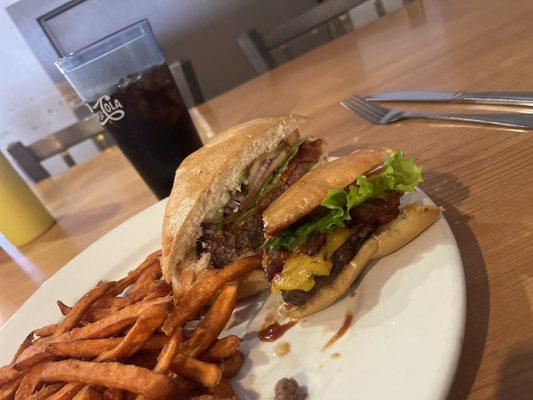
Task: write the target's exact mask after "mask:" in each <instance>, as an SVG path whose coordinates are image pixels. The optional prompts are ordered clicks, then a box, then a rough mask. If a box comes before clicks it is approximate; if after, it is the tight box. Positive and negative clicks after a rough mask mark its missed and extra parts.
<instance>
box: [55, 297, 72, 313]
mask: <svg viewBox="0 0 533 400" xmlns="http://www.w3.org/2000/svg"><path fill="white" fill-rule="evenodd" d="M57 306H58V307H59V312H60V313H61V314H63V315H67V314H68V313H69V312H70V310H71V309H72V307H69V306H67V305H66V304H65V303H63V302H62V301H61V300H58V301H57Z"/></svg>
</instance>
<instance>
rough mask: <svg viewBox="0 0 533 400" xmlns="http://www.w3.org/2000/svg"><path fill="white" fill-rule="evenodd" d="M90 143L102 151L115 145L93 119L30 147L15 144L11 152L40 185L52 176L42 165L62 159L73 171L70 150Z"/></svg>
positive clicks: (8, 147) (73, 163)
mask: <svg viewBox="0 0 533 400" xmlns="http://www.w3.org/2000/svg"><path fill="white" fill-rule="evenodd" d="M86 140H91V141H92V142H93V143H94V144H95V145H96V147H97V149H98V150H99V151H102V150H104V149H107V148H108V147H110V146H112V145H114V144H115V142H114V141H113V139H112V138H111V137H110V136H108V135H107V133H105V131H104V130H103V128H102V126H101V125H100V123H99V122H98V120H97V119H96V118H95V117H90V118H86V119H85V120H83V121H80V122H78V123H77V124H74V125H71V126H69V127H67V128H65V129H62V130H60V131H59V132H56V133H54V134H52V135H50V136H47V137H45V138H44V139H40V140H38V141H36V142H35V143H32V144H30V145H28V146H26V145H24V144H22V143H21V142H14V143H11V144H9V145H8V146H7V151H8V152H9V154H11V156H12V157H13V159H14V160H15V162H16V163H17V164H18V165H19V166H20V168H21V169H22V170H23V171H24V172H25V173H26V175H27V176H28V177H29V178H30V179H32V180H33V181H34V182H39V181H41V180H43V179H46V178H48V177H49V176H50V173H49V172H48V171H47V170H46V169H45V168H44V167H43V166H42V165H41V162H42V161H44V160H46V159H48V158H50V157H53V156H55V155H60V156H61V157H62V158H63V160H64V161H65V163H66V164H67V165H68V166H69V167H72V166H74V165H76V162H75V161H74V159H73V158H72V155H71V154H70V153H69V151H68V149H69V148H71V147H73V146H75V145H77V144H79V143H81V142H83V141H86Z"/></svg>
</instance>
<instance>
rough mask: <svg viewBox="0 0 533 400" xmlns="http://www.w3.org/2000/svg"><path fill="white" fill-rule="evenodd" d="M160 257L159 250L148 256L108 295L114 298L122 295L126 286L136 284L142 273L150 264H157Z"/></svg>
mask: <svg viewBox="0 0 533 400" xmlns="http://www.w3.org/2000/svg"><path fill="white" fill-rule="evenodd" d="M160 257H161V250H157V251H154V252H153V253H151V254H149V255H148V257H146V259H145V260H144V261H143V262H142V263H141V264H140V265H139V266H138V267H137V268H136V269H134V270H133V271H130V272H129V273H128V275H127V276H126V277H125V278H122V279H121V280H119V281H118V282H117V283H116V284H115V286H114V287H113V288H112V289H111V290H110V291H109V294H111V295H114V296H116V295H119V294H120V293H122V292H123V291H124V290H125V289H126V288H127V287H128V286H130V285H131V284H133V283H134V282H136V281H137V279H139V276H141V275H142V274H143V272H144V271H145V270H146V269H147V268H149V267H150V266H151V265H152V264H154V263H157V264H159V258H160Z"/></svg>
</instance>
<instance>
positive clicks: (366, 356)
mask: <svg viewBox="0 0 533 400" xmlns="http://www.w3.org/2000/svg"><path fill="white" fill-rule="evenodd" d="M404 200H407V201H409V202H411V201H413V200H423V201H425V202H431V201H430V200H429V199H428V198H427V197H426V196H425V195H424V194H423V193H412V194H409V195H407V196H404ZM163 210H164V201H163V202H160V203H158V204H155V205H154V206H152V207H150V208H148V209H146V210H144V211H143V212H141V213H139V214H138V215H136V216H134V217H133V218H131V219H130V220H128V221H126V222H125V223H123V224H122V225H120V226H118V227H117V228H115V229H113V230H112V231H111V232H109V233H108V234H107V235H105V236H104V237H102V238H101V239H99V240H98V241H96V242H95V243H94V244H93V245H91V246H90V247H89V248H87V249H86V250H85V251H83V252H82V253H80V254H79V255H78V256H77V257H76V258H74V259H73V260H72V261H70V262H69V263H68V264H67V265H65V267H64V268H62V269H61V270H60V271H58V272H57V273H56V274H55V275H54V276H53V277H52V278H50V279H49V280H48V281H47V282H46V283H45V284H44V285H43V286H42V287H41V288H39V289H38V290H37V291H36V292H35V293H34V294H33V296H32V297H31V298H30V299H28V301H26V303H24V305H23V306H22V307H21V308H20V309H19V310H18V311H17V313H16V314H15V315H13V317H11V319H10V320H9V321H8V322H7V323H6V324H5V325H4V327H3V328H2V330H1V331H0V349H1V354H0V365H3V364H6V363H8V362H9V361H10V358H11V357H12V354H13V352H14V351H15V350H16V348H17V346H18V345H19V343H20V341H21V340H22V338H23V337H24V336H25V335H26V334H27V333H28V332H29V331H31V330H32V329H34V328H37V327H40V326H43V325H46V324H49V323H51V322H56V321H57V320H58V319H59V318H60V316H59V312H58V309H57V306H56V304H55V302H56V300H58V299H61V300H63V301H64V302H65V303H66V304H72V303H73V302H74V301H75V300H76V299H78V298H79V297H80V295H81V294H82V293H84V292H86V291H87V290H88V289H90V288H91V287H93V286H94V285H95V284H96V283H97V282H98V281H99V280H102V279H104V280H107V279H117V278H119V277H121V276H123V275H124V274H125V273H126V272H127V271H129V270H130V269H132V268H133V267H134V266H136V265H137V264H138V263H139V262H140V261H141V260H142V259H143V258H144V256H145V255H146V254H148V253H149V252H150V251H152V250H155V249H156V248H158V247H159V245H160V234H161V223H162V216H163ZM352 290H355V295H354V296H353V297H352V296H350V295H347V296H345V297H344V299H343V300H342V301H339V302H338V303H336V304H335V305H334V306H332V307H330V308H328V309H326V310H324V311H322V312H320V313H318V314H316V315H314V316H311V317H308V318H305V319H304V320H302V321H300V323H298V324H297V325H296V326H294V327H293V328H292V329H290V330H289V331H288V332H287V333H286V334H285V335H284V336H283V337H282V338H280V339H279V340H278V341H277V342H274V343H262V342H260V341H259V340H258V339H257V335H256V333H255V332H256V331H257V330H258V329H260V327H261V326H262V325H263V324H264V321H265V317H266V314H267V313H269V312H270V311H271V310H272V309H273V305H274V304H276V303H277V302H278V299H277V298H276V297H273V296H270V297H269V296H268V294H267V293H264V294H263V295H261V296H259V297H258V298H255V299H253V300H249V301H247V302H245V303H244V304H241V305H240V306H239V307H238V308H239V309H238V310H237V312H235V313H234V317H233V320H232V321H230V323H229V325H228V326H229V327H230V328H229V332H231V333H233V334H237V335H239V336H241V337H244V339H245V340H244V341H243V344H242V351H243V352H244V353H245V354H247V358H246V363H245V364H244V366H243V368H242V370H241V372H240V375H239V376H238V377H237V378H236V379H235V380H234V382H235V385H234V386H235V387H236V390H237V391H238V393H237V394H238V395H239V397H240V398H241V399H251V400H253V399H271V398H272V397H273V389H274V385H275V383H276V382H277V380H278V379H280V378H282V377H295V378H296V379H297V380H298V382H299V383H301V384H304V385H306V386H307V388H308V391H309V394H310V396H309V398H310V399H321V400H325V399H355V398H357V399H365V400H371V399H380V400H382V399H392V398H394V399H409V400H410V399H417V400H424V399H431V400H434V399H444V398H445V397H446V395H447V392H448V390H449V386H450V384H451V380H452V378H453V376H454V372H455V368H456V364H457V360H458V357H459V352H460V348H461V341H462V336H463V329H464V319H465V301H466V298H465V282H464V275H463V268H462V264H461V259H460V256H459V251H458V248H457V244H456V242H455V239H454V237H453V235H452V232H451V230H450V228H449V226H448V224H447V223H446V221H445V220H444V218H443V217H441V218H440V219H439V220H438V221H437V223H435V224H434V225H433V226H431V227H430V228H429V229H428V230H427V231H426V232H424V233H423V234H422V235H421V236H419V237H418V238H416V239H415V240H414V241H412V242H411V243H409V244H408V245H407V246H405V247H403V248H402V249H400V250H399V251H397V252H395V253H394V254H393V255H391V256H388V257H385V258H383V259H381V260H379V261H378V262H376V263H374V264H373V265H372V266H371V268H370V269H369V270H368V272H367V273H366V274H365V275H364V277H363V279H360V280H359V281H358V283H357V284H356V285H355V287H354V288H352ZM272 303H274V304H272ZM347 310H351V311H352V312H353V313H354V315H355V316H354V321H353V323H352V325H351V327H350V328H349V330H348V331H347V333H346V334H345V335H344V336H343V337H342V338H341V339H339V340H338V341H337V342H336V343H335V344H333V345H332V346H331V347H329V348H328V349H326V350H322V347H323V345H324V344H325V343H326V341H327V340H328V339H329V338H330V337H331V336H332V335H333V334H334V333H335V331H336V330H337V329H338V328H339V327H340V326H341V325H342V323H343V320H344V316H345V314H346V312H347ZM236 319H237V320H236ZM280 342H287V343H289V344H290V347H291V351H290V353H289V354H287V355H286V356H284V357H281V358H278V357H277V356H276V355H275V354H274V347H275V345H276V344H277V343H280ZM335 353H338V356H334V357H332V355H333V354H335Z"/></svg>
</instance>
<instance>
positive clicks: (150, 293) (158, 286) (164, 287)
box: [143, 281, 172, 300]
mask: <svg viewBox="0 0 533 400" xmlns="http://www.w3.org/2000/svg"><path fill="white" fill-rule="evenodd" d="M171 293H172V286H170V285H169V284H168V283H166V282H163V281H155V282H153V283H152V284H151V285H150V286H148V290H147V293H146V294H145V296H144V298H143V299H144V300H152V299H157V298H159V297H164V296H167V295H169V294H171Z"/></svg>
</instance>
